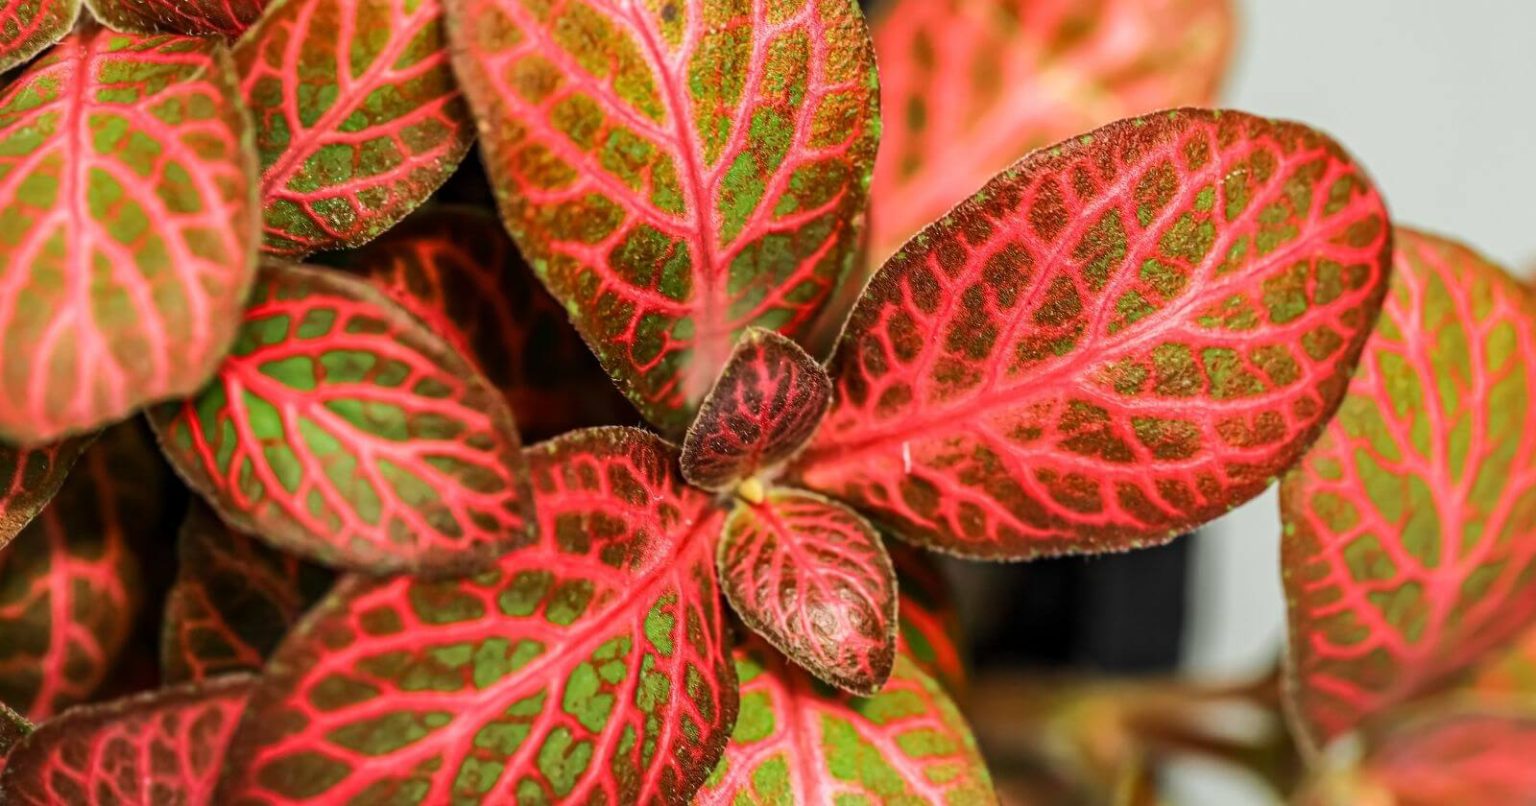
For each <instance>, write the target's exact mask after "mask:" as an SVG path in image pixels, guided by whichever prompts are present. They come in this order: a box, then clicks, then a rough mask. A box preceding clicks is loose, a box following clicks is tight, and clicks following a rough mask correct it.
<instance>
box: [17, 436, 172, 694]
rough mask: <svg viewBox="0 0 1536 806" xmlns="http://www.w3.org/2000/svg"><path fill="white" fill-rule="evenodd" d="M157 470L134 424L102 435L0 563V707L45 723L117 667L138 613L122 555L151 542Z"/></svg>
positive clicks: (158, 503)
mask: <svg viewBox="0 0 1536 806" xmlns="http://www.w3.org/2000/svg"><path fill="white" fill-rule="evenodd" d="M161 467H162V466H161V464H160V463H159V460H158V458H157V457H156V456H155V454H154V449H153V448H152V447H151V446H150V445H149V444H148V441H147V440H146V439H145V438H144V437H143V435H142V434H141V433H140V432H139V430H138V429H137V427H136V425H135V424H132V423H129V424H124V425H122V426H118V427H116V428H113V429H111V430H109V431H107V432H106V433H105V434H104V435H103V436H102V437H101V439H100V440H98V441H97V442H96V444H95V445H93V446H91V448H90V450H88V451H86V452H85V455H84V456H83V457H82V458H81V460H80V464H79V466H77V467H76V468H75V471H74V472H73V473H72V474H70V477H69V479H68V480H67V481H66V482H65V483H64V487H63V488H62V489H61V490H60V491H59V494H58V496H57V497H55V498H54V500H53V502H52V503H51V504H49V505H48V507H47V508H45V509H44V510H43V511H42V513H41V514H39V515H38V516H37V519H36V520H34V521H32V523H31V524H30V525H28V526H27V528H26V529H23V530H22V532H21V534H20V535H18V536H17V537H16V539H15V541H13V542H12V543H11V545H10V546H9V547H7V548H6V550H5V551H4V552H3V553H0V636H4V638H3V640H0V701H3V702H6V703H8V704H10V705H11V706H13V707H15V708H16V709H17V710H19V711H21V712H23V713H25V714H26V715H27V716H28V717H30V718H32V719H34V720H42V719H47V718H48V717H51V716H53V715H54V714H56V713H58V712H59V711H60V710H61V709H63V708H65V707H67V706H70V705H73V704H75V703H79V702H84V701H85V700H87V699H89V698H90V697H91V696H92V694H94V693H95V692H96V689H97V687H98V686H100V685H101V684H102V683H103V681H104V678H105V677H106V675H107V673H108V672H109V671H110V670H111V669H112V668H113V667H114V666H115V665H116V663H117V661H118V660H119V659H120V658H121V657H122V655H123V652H124V650H125V648H126V643H127V640H128V637H129V635H130V633H131V632H132V631H133V627H134V624H135V617H136V615H137V613H138V611H139V609H140V606H141V604H142V598H141V595H140V592H139V587H140V579H141V570H140V565H139V560H138V558H137V556H135V555H134V553H133V552H132V551H131V546H132V545H133V544H136V543H138V542H139V541H142V540H148V539H151V538H153V537H156V536H157V535H156V534H155V533H156V531H157V530H158V529H159V527H160V521H161V518H160V515H161V507H162V506H163V503H164V502H163V500H162V499H163V496H164V490H165V481H166V480H165V479H164V478H163V477H162V472H163V471H162V470H161Z"/></svg>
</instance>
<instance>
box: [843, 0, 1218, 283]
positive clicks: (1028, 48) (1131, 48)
mask: <svg viewBox="0 0 1536 806" xmlns="http://www.w3.org/2000/svg"><path fill="white" fill-rule="evenodd" d="M1232 16H1233V15H1232V9H1231V0H1099V1H1098V2H1087V3H1085V2H1079V1H1078V0H956V1H954V2H933V0H899V1H898V2H895V3H892V4H891V5H890V6H889V7H888V8H886V9H885V12H884V13H883V14H882V15H881V17H880V20H879V23H878V24H877V25H876V26H875V52H876V53H877V54H879V58H880V85H881V97H882V100H883V104H882V110H881V112H882V118H883V119H884V124H885V125H884V128H883V130H882V133H881V137H882V139H881V146H880V159H879V161H878V162H876V164H875V177H874V184H873V193H872V196H871V197H872V198H873V199H874V200H875V209H874V212H873V215H872V218H873V221H872V222H871V226H872V228H873V229H874V255H873V257H874V258H875V259H877V260H883V259H885V257H886V256H888V255H890V254H891V253H892V252H895V251H896V249H897V247H899V246H901V244H902V242H904V241H906V240H907V238H909V237H911V236H912V235H913V234H915V233H917V232H918V230H920V229H922V228H923V227H924V226H926V225H927V224H928V222H930V221H932V220H934V219H935V218H938V217H939V216H941V215H943V214H944V213H945V212H946V211H948V210H949V208H951V207H953V206H955V205H956V204H958V203H960V202H961V201H964V200H965V199H966V197H968V196H970V195H971V193H973V192H975V190H976V189H977V188H979V187H981V186H982V185H983V184H984V183H985V182H986V181H987V180H988V179H990V178H991V177H992V175H993V174H995V173H997V172H998V171H1001V170H1003V169H1004V168H1006V167H1008V165H1009V164H1011V163H1012V162H1013V161H1014V160H1017V159H1019V158H1021V157H1023V156H1024V155H1025V154H1028V153H1029V152H1031V151H1034V150H1035V149H1037V148H1043V147H1045V146H1048V145H1050V144H1052V143H1055V142H1058V141H1060V140H1065V139H1066V138H1068V137H1072V136H1073V135H1076V134H1078V133H1080V132H1085V131H1089V130H1090V129H1094V128H1097V127H1099V126H1103V125H1104V124H1106V123H1109V122H1111V121H1114V120H1119V119H1121V118H1128V117H1133V116H1135V115H1145V114H1148V113H1150V112H1153V111H1155V110H1159V109H1168V108H1170V107H1177V106H1208V105H1210V104H1211V103H1212V102H1213V101H1214V100H1215V95H1216V89H1217V87H1218V86H1219V84H1220V83H1221V77H1222V74H1223V73H1224V72H1225V69H1226V65H1227V62H1228V60H1229V57H1230V55H1231V51H1232V41H1233V38H1234V27H1235V26H1234V25H1233V19H1232Z"/></svg>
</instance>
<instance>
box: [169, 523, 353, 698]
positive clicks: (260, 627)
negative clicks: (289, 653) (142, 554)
mask: <svg viewBox="0 0 1536 806" xmlns="http://www.w3.org/2000/svg"><path fill="white" fill-rule="evenodd" d="M177 549H178V551H177V554H178V557H177V560H178V562H177V567H176V581H175V583H174V584H173V585H172V587H171V590H170V594H169V596H168V598H167V601H166V608H165V622H164V625H163V630H164V635H163V638H162V641H161V657H160V667H161V670H162V671H161V674H162V675H163V676H164V678H165V681H166V682H167V683H180V682H183V681H196V680H205V679H207V678H210V677H213V676H216V675H222V674H226V673H229V672H239V671H259V670H260V669H261V667H262V664H263V663H265V661H266V659H267V657H268V656H269V655H270V654H271V653H272V650H273V649H276V648H277V644H278V642H279V641H281V640H282V638H283V636H284V635H286V634H287V633H288V630H289V629H290V628H291V627H293V625H294V623H295V622H297V621H298V620H299V617H300V616H302V615H304V611H305V610H307V609H308V608H309V606H310V605H312V604H314V603H315V602H316V601H317V600H318V599H319V598H320V597H321V596H323V595H324V594H325V591H326V589H328V588H329V587H330V584H331V575H330V574H328V573H327V572H326V571H325V570H324V569H322V568H318V567H316V566H313V565H310V564H309V563H306V562H304V561H302V560H300V559H298V558H297V557H294V556H292V555H288V554H283V553H282V552H279V551H277V550H275V549H272V548H269V547H268V546H267V545H266V544H265V543H262V542H261V541H259V540H257V539H256V538H254V537H251V536H250V535H247V534H244V533H242V532H239V531H237V530H235V529H231V528H230V527H229V526H228V525H226V524H225V523H224V522H223V521H221V520H219V517H218V515H216V514H214V512H213V510H211V509H209V508H208V506H207V505H206V504H203V503H201V502H200V501H196V500H194V501H193V502H192V505H191V509H190V510H188V512H187V519H186V521H185V522H184V523H182V526H181V536H180V538H179V539H178V542H177Z"/></svg>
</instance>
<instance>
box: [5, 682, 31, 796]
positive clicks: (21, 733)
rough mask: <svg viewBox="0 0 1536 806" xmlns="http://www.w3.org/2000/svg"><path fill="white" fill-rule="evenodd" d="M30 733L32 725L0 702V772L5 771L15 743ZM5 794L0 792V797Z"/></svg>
mask: <svg viewBox="0 0 1536 806" xmlns="http://www.w3.org/2000/svg"><path fill="white" fill-rule="evenodd" d="M31 732H32V723H31V722H28V721H27V718H26V717H24V716H22V715H21V714H18V713H16V712H15V711H12V710H11V707H10V706H9V705H6V704H5V703H3V702H0V772H4V771H5V765H6V764H7V763H9V761H10V759H9V758H8V756H9V755H10V752H11V749H12V748H14V747H15V746H16V744H17V742H20V741H21V740H22V739H25V738H26V737H27V734H29V733H31ZM4 794H5V792H4V790H0V796H3V795H4Z"/></svg>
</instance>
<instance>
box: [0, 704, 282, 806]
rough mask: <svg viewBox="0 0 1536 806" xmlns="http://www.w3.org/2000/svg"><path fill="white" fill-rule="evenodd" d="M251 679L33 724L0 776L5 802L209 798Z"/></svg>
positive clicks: (124, 805)
mask: <svg viewBox="0 0 1536 806" xmlns="http://www.w3.org/2000/svg"><path fill="white" fill-rule="evenodd" d="M254 682H255V678H254V677H251V676H249V675H229V676H225V677H221V678H217V679H215V680H209V681H207V682H206V683H188V684H184V685H180V686H175V687H172V688H166V689H161V690H159V691H153V692H148V693H146V694H139V695H136V696H133V697H128V698H126V699H121V700H115V701H112V702H107V703H102V704H99V705H87V706H82V707H79V708H72V709H70V710H69V711H66V712H65V713H64V714H63V715H62V716H60V717H59V718H57V719H54V720H52V721H50V722H46V723H44V724H42V725H39V726H38V728H37V730H36V731H34V732H33V733H32V735H31V736H29V737H27V738H26V739H24V740H22V742H21V744H20V745H18V746H17V748H16V750H15V752H13V753H12V754H11V758H10V763H9V764H8V765H7V768H6V771H5V776H4V778H3V779H0V788H3V790H4V793H5V796H6V801H5V802H6V803H8V804H18V806H30V805H31V804H36V806H55V805H56V804H61V803H70V804H92V806H109V805H110V806H159V805H160V804H171V803H174V804H187V805H188V806H201V805H202V804H208V803H212V802H213V801H212V800H211V797H212V795H213V787H214V784H215V783H216V782H217V780H218V773H219V769H220V766H221V764H222V762H223V759H224V748H225V747H226V746H227V745H228V743H229V737H230V734H231V733H232V732H233V731H234V727H235V724H236V723H237V721H238V720H239V718H240V712H241V711H242V710H243V709H244V708H245V701H246V698H247V697H249V696H250V692H251V686H252V684H253V683H254Z"/></svg>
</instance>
